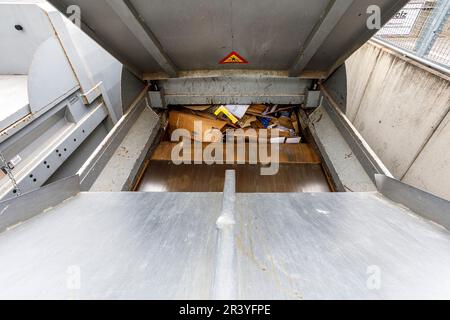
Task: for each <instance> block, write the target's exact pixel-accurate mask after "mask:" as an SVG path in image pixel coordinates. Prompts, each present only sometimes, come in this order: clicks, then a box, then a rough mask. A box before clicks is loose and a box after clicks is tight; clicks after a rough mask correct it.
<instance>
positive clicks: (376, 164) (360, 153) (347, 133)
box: [320, 85, 393, 182]
mask: <svg viewBox="0 0 450 320" xmlns="http://www.w3.org/2000/svg"><path fill="white" fill-rule="evenodd" d="M320 89H321V91H322V93H323V95H324V97H325V99H326V102H328V103H323V107H324V108H325V110H326V111H327V113H328V114H329V115H330V117H331V119H332V120H333V122H334V123H335V124H336V127H337V128H338V129H339V131H340V132H341V134H342V136H343V137H344V139H345V140H346V141H347V143H348V144H349V146H350V148H351V149H352V151H353V152H354V153H355V155H356V157H357V158H358V160H359V162H360V163H361V165H362V166H363V168H364V170H365V171H366V172H367V174H368V175H369V177H370V178H371V179H372V181H373V182H375V175H376V174H383V175H386V176H388V177H393V176H392V174H391V173H390V172H389V170H388V169H387V167H386V166H385V165H384V164H383V162H382V161H381V159H380V158H379V157H378V156H377V155H376V153H375V152H374V151H373V150H372V148H371V147H370V146H369V144H368V143H367V142H366V141H365V139H364V138H363V137H362V136H361V134H360V133H359V132H358V130H356V128H355V127H354V126H353V124H352V123H351V122H350V120H348V118H347V117H346V115H345V114H344V113H343V112H342V111H341V108H339V105H338V104H337V102H336V101H335V100H334V97H333V96H332V95H331V94H330V93H329V92H328V90H327V88H326V86H324V85H320Z"/></svg>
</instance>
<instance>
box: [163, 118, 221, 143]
mask: <svg viewBox="0 0 450 320" xmlns="http://www.w3.org/2000/svg"><path fill="white" fill-rule="evenodd" d="M196 122H197V126H196ZM226 125H227V122H225V121H221V120H214V119H207V118H204V117H201V116H198V115H195V114H191V113H187V112H181V111H171V112H170V113H169V132H170V134H172V133H173V131H175V130H177V129H185V130H188V131H189V132H190V133H191V139H193V140H196V141H200V142H216V141H217V139H221V137H214V136H211V134H210V133H211V131H212V130H213V129H217V130H219V131H221V132H222V131H223V130H224V128H225V126H226Z"/></svg>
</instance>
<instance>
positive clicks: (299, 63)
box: [289, 0, 354, 77]
mask: <svg viewBox="0 0 450 320" xmlns="http://www.w3.org/2000/svg"><path fill="white" fill-rule="evenodd" d="M353 2H354V0H333V1H330V4H329V5H328V7H327V9H326V10H325V13H324V14H323V15H322V19H321V20H320V21H319V22H318V24H317V25H316V26H315V27H314V29H313V31H312V32H311V34H310V35H309V37H308V40H306V43H305V45H304V47H303V50H302V52H301V53H300V55H299V56H298V57H297V59H296V60H295V63H294V64H293V65H292V67H291V69H290V71H289V73H290V75H291V76H293V77H297V76H299V75H300V74H301V73H302V71H303V70H304V69H305V67H306V66H307V65H308V63H309V62H310V61H311V59H312V58H313V57H314V55H315V54H316V53H317V51H318V50H319V48H320V46H321V45H322V44H323V43H324V42H325V40H326V39H327V37H328V36H329V35H330V33H331V31H333V29H334V27H336V25H337V24H338V23H339V21H340V20H341V19H342V17H343V16H344V14H345V12H346V11H347V10H348V8H350V6H351V5H352V3H353Z"/></svg>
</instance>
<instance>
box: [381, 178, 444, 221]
mask: <svg viewBox="0 0 450 320" xmlns="http://www.w3.org/2000/svg"><path fill="white" fill-rule="evenodd" d="M375 179H376V183H377V188H378V191H379V192H380V193H381V194H383V195H384V196H385V197H386V198H388V199H390V200H392V201H394V202H397V203H400V204H402V205H404V206H406V207H408V208H409V209H411V210H412V211H414V212H415V213H417V214H419V215H420V216H422V217H424V218H426V219H428V220H431V221H434V222H436V223H438V224H440V225H442V226H444V227H445V228H447V229H448V230H450V201H447V200H444V199H442V198H439V197H438V196H435V195H433V194H431V193H428V192H425V191H422V190H420V189H417V188H414V187H412V186H410V185H407V184H406V183H403V182H401V181H398V180H396V179H393V178H390V177H387V176H385V175H380V174H378V175H376V177H375Z"/></svg>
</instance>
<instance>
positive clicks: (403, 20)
mask: <svg viewBox="0 0 450 320" xmlns="http://www.w3.org/2000/svg"><path fill="white" fill-rule="evenodd" d="M424 5H425V0H418V1H413V2H410V3H409V4H407V5H406V6H405V7H403V9H402V10H400V11H399V12H397V14H396V15H395V16H394V17H393V18H392V19H391V20H390V21H389V22H388V23H387V24H386V25H385V26H384V27H383V28H382V29H381V30H380V31H379V32H378V35H381V36H407V35H409V34H411V31H412V30H413V27H414V25H415V23H416V21H417V18H418V17H419V14H420V12H421V11H422V9H423V7H424Z"/></svg>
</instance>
